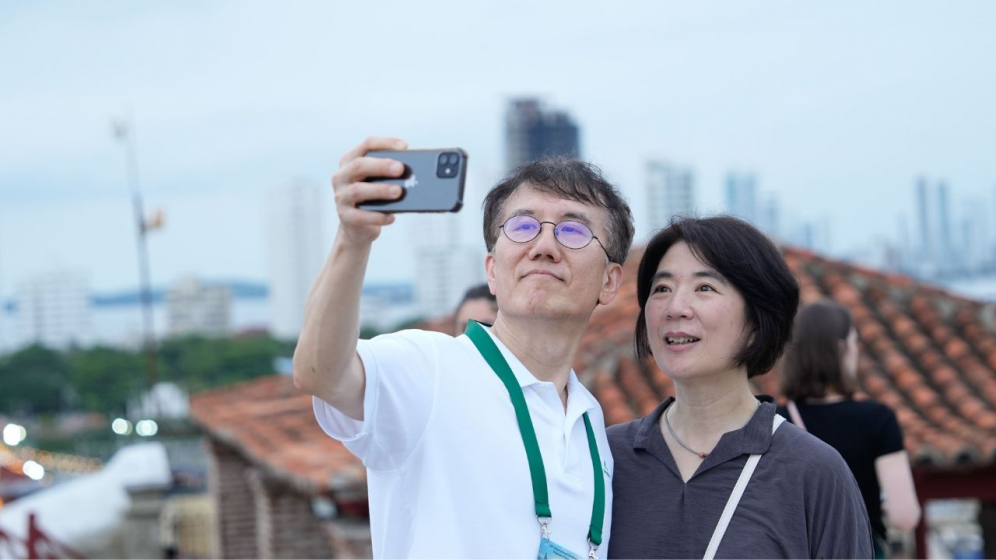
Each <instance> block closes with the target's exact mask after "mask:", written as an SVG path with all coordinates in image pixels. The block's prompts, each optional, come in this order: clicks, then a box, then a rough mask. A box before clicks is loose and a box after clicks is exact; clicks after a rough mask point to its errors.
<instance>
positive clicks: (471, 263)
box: [410, 214, 485, 317]
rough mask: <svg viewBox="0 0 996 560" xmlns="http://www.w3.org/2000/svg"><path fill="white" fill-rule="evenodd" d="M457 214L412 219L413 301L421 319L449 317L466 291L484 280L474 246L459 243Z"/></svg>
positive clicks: (480, 254) (481, 259) (478, 251)
mask: <svg viewBox="0 0 996 560" xmlns="http://www.w3.org/2000/svg"><path fill="white" fill-rule="evenodd" d="M458 218H459V216H458V215H457V214H430V215H420V216H412V217H411V222H410V226H411V227H412V229H413V231H417V232H418V234H417V235H413V236H412V244H413V246H414V254H415V301H416V302H417V305H418V309H419V313H421V314H422V315H423V316H424V317H437V316H440V315H444V314H446V313H449V312H451V311H452V310H453V308H454V307H456V304H457V303H459V301H460V298H461V297H463V293H464V292H465V291H466V290H467V288H469V287H471V286H472V285H474V284H478V283H480V282H483V281H484V280H485V277H484V255H483V251H482V250H481V249H480V248H479V246H478V245H477V244H474V245H473V246H467V245H462V244H461V243H460V235H459V233H460V228H459V225H460V222H459V219H458Z"/></svg>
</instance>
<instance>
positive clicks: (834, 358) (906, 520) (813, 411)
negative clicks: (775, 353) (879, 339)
mask: <svg viewBox="0 0 996 560" xmlns="http://www.w3.org/2000/svg"><path fill="white" fill-rule="evenodd" d="M781 374H782V375H781V391H782V394H783V395H785V397H786V398H787V399H789V400H788V403H787V406H786V407H784V408H780V409H779V413H780V414H782V415H783V416H785V417H787V418H788V419H789V420H790V421H791V422H792V423H794V424H795V425H796V426H799V427H800V428H802V429H804V430H806V431H808V432H809V433H811V434H813V435H814V436H816V437H818V438H820V439H821V440H823V441H825V442H827V443H828V444H830V445H831V446H832V447H833V448H834V449H836V450H837V451H838V452H839V453H840V454H841V456H842V457H844V461H846V462H847V466H848V467H850V469H851V472H853V473H854V478H855V479H856V480H857V482H858V488H859V489H860V490H861V497H862V498H863V500H864V503H865V507H866V508H867V509H868V517H869V518H870V519H871V524H872V530H873V531H874V536H875V555H876V557H877V558H881V557H883V556H884V555H885V554H886V553H887V547H886V546H885V544H886V542H887V540H886V524H885V519H887V520H888V523H889V525H891V526H892V527H895V528H896V529H899V530H902V531H910V530H912V529H914V528H915V527H916V526H917V523H919V522H920V505H919V502H918V501H917V497H916V488H915V487H914V485H913V473H912V472H911V470H910V461H909V457H908V456H907V454H906V450H905V449H904V447H903V432H902V429H901V428H900V427H899V421H898V420H897V419H896V414H895V412H893V411H892V409H890V408H889V407H888V406H886V405H884V404H882V403H878V402H875V401H872V400H855V399H854V392H855V388H856V384H857V375H858V331H857V329H855V328H854V324H853V321H852V319H851V314H850V313H849V312H848V311H847V309H846V308H845V307H844V306H842V305H840V304H838V303H836V302H833V301H819V302H816V303H812V304H810V305H807V306H806V307H805V308H803V309H802V311H801V312H800V313H799V316H798V317H797V318H796V320H795V334H794V337H793V340H792V344H791V345H790V346H789V350H788V352H787V353H786V356H785V359H784V360H783V362H782V367H781ZM883 500H884V502H883ZM883 510H884V513H886V514H887V515H886V516H885V519H883Z"/></svg>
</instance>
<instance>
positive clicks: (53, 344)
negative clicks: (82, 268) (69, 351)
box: [17, 271, 90, 350]
mask: <svg viewBox="0 0 996 560" xmlns="http://www.w3.org/2000/svg"><path fill="white" fill-rule="evenodd" d="M17 317H18V323H19V326H20V333H21V337H20V338H21V343H22V344H26V345H27V344H42V345H44V346H47V347H49V348H55V349H60V350H64V349H66V348H69V347H71V346H86V345H87V344H89V342H90V339H89V328H90V295H89V289H88V286H87V279H86V276H85V275H84V274H81V273H76V272H69V271H58V272H48V273H44V274H38V275H35V276H32V277H31V278H28V279H26V280H24V281H23V282H21V284H20V286H19V287H18V291H17Z"/></svg>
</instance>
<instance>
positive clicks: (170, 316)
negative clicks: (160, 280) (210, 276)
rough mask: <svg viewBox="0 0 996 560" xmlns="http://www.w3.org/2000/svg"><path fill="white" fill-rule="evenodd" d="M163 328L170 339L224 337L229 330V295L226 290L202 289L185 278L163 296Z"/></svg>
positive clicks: (204, 286) (230, 315)
mask: <svg viewBox="0 0 996 560" xmlns="http://www.w3.org/2000/svg"><path fill="white" fill-rule="evenodd" d="M166 317H167V328H168V329H169V334H171V335H187V334H197V335H203V336H227V335H228V334H229V333H230V332H231V329H232V294H231V290H229V288H228V286H206V285H204V284H201V283H200V281H198V280H197V279H196V278H185V279H183V280H180V281H179V282H177V283H176V284H174V285H173V286H172V287H170V289H169V290H168V291H167V292H166Z"/></svg>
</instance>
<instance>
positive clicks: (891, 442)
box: [875, 405, 905, 458]
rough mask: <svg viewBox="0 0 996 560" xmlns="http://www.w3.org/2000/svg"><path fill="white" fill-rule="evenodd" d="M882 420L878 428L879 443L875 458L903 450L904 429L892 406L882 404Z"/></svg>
mask: <svg viewBox="0 0 996 560" xmlns="http://www.w3.org/2000/svg"><path fill="white" fill-rule="evenodd" d="M881 414H882V420H881V422H880V424H879V430H878V445H877V446H876V448H877V449H876V454H875V458H878V457H881V456H882V455H888V454H889V453H895V452H896V451H903V450H904V449H905V446H904V445H903V429H902V428H901V427H900V426H899V420H898V419H897V418H896V413H895V412H893V411H892V409H891V408H889V407H887V406H885V405H882V412H881Z"/></svg>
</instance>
